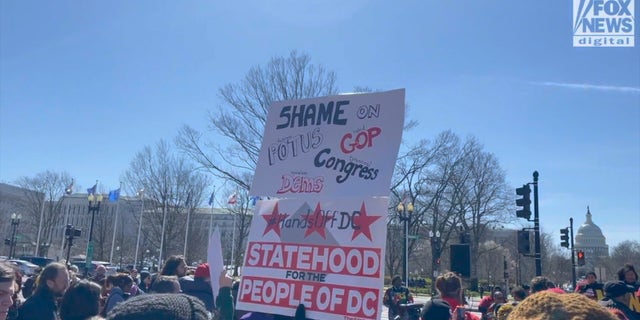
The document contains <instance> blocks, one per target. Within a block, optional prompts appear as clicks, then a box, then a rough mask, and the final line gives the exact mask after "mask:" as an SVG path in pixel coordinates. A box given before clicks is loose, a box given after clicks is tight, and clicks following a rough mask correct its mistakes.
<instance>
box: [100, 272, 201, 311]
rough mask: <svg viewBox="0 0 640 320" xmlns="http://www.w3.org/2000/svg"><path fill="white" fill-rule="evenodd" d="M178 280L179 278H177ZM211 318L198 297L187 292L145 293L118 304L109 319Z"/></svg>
mask: <svg viewBox="0 0 640 320" xmlns="http://www.w3.org/2000/svg"><path fill="white" fill-rule="evenodd" d="M176 282H177V280H176ZM160 319H172V320H209V319H210V313H209V312H208V311H207V309H206V307H205V306H204V304H203V303H202V301H200V300H199V299H198V298H195V297H192V296H189V295H186V294H143V295H139V296H136V297H132V298H131V299H129V300H127V301H125V302H123V303H120V304H118V305H117V306H115V307H114V308H113V309H112V310H111V311H110V312H109V313H108V315H107V320H160Z"/></svg>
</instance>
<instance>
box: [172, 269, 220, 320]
mask: <svg viewBox="0 0 640 320" xmlns="http://www.w3.org/2000/svg"><path fill="white" fill-rule="evenodd" d="M180 289H182V293H184V294H187V295H190V296H192V297H196V298H198V299H200V301H202V303H204V305H205V307H207V310H209V311H210V312H212V311H213V309H215V305H214V302H213V292H212V291H211V284H210V283H209V282H206V281H204V280H203V279H202V278H192V277H189V276H187V277H182V278H180Z"/></svg>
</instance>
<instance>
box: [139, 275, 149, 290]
mask: <svg viewBox="0 0 640 320" xmlns="http://www.w3.org/2000/svg"><path fill="white" fill-rule="evenodd" d="M138 288H139V289H140V290H142V291H143V292H149V290H150V289H151V273H149V271H141V272H140V283H139V284H138Z"/></svg>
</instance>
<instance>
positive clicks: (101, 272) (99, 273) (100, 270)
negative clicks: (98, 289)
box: [91, 264, 107, 285]
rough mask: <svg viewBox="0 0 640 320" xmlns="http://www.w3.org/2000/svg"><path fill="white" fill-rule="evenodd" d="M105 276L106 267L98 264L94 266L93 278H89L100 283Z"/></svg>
mask: <svg viewBox="0 0 640 320" xmlns="http://www.w3.org/2000/svg"><path fill="white" fill-rule="evenodd" d="M106 278H107V268H106V267H105V266H103V265H101V264H100V265H98V266H97V267H96V275H95V276H93V278H91V280H93V281H94V282H95V283H97V284H99V285H102V284H103V282H104V279H106Z"/></svg>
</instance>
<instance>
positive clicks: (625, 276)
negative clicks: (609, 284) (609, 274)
mask: <svg viewBox="0 0 640 320" xmlns="http://www.w3.org/2000/svg"><path fill="white" fill-rule="evenodd" d="M618 280H619V281H623V282H624V283H625V284H627V286H629V289H630V290H631V291H633V292H636V291H638V290H639V289H640V283H639V282H638V273H637V272H636V269H635V268H634V267H633V265H632V264H630V263H627V264H625V265H624V266H622V268H620V270H618Z"/></svg>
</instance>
